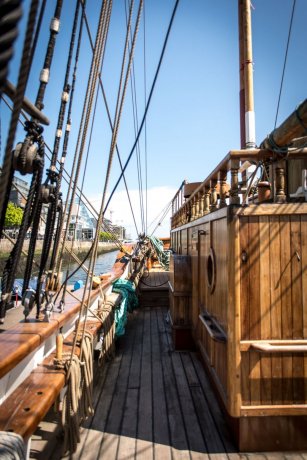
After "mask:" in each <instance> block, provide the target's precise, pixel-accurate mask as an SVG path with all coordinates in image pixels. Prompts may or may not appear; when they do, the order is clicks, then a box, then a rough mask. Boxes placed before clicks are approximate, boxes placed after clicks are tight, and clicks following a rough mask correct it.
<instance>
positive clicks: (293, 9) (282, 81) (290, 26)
mask: <svg viewBox="0 0 307 460" xmlns="http://www.w3.org/2000/svg"><path fill="white" fill-rule="evenodd" d="M295 6H296V0H293V5H292V13H291V19H290V25H289V32H288V39H287V45H286V52H285V58H284V65H283V70H282V77H281V82H280V88H279V95H278V102H277V108H276V115H275V123H274V129H275V128H276V125H277V118H278V113H279V105H280V99H281V93H282V89H283V83H284V76H285V70H286V65H287V58H288V50H289V44H290V39H291V32H292V23H293V17H294V11H295Z"/></svg>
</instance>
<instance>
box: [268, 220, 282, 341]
mask: <svg viewBox="0 0 307 460" xmlns="http://www.w3.org/2000/svg"><path fill="white" fill-rule="evenodd" d="M269 224H270V239H269V245H270V274H271V276H270V289H271V338H272V339H281V337H282V335H281V286H280V273H281V271H280V228H279V216H270V217H269Z"/></svg>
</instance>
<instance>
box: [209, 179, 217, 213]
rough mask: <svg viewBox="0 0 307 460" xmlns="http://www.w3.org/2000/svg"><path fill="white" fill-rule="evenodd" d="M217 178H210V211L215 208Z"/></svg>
mask: <svg viewBox="0 0 307 460" xmlns="http://www.w3.org/2000/svg"><path fill="white" fill-rule="evenodd" d="M216 184H217V179H211V180H210V190H211V200H210V212H213V211H215V210H216V209H217V191H216Z"/></svg>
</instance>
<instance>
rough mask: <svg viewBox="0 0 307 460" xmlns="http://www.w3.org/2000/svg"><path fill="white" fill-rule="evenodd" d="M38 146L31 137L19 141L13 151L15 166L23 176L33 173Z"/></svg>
mask: <svg viewBox="0 0 307 460" xmlns="http://www.w3.org/2000/svg"><path fill="white" fill-rule="evenodd" d="M37 150H38V147H37V145H36V144H34V143H33V142H32V141H31V140H30V139H29V138H27V139H26V140H25V141H24V142H19V143H18V144H17V145H16V148H15V150H14V151H13V167H14V169H15V170H16V171H18V172H20V174H22V175H23V176H24V175H25V174H33V172H34V170H35V160H36V158H37Z"/></svg>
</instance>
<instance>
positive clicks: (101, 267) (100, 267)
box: [62, 249, 118, 284]
mask: <svg viewBox="0 0 307 460" xmlns="http://www.w3.org/2000/svg"><path fill="white" fill-rule="evenodd" d="M117 253H118V249H116V250H115V251H111V252H106V253H105V254H100V255H99V256H98V257H97V261H96V265H95V270H94V274H95V275H100V273H107V272H109V271H110V270H111V268H112V267H113V265H114V262H115V260H116V254H117ZM80 259H82V257H80ZM84 265H85V266H86V267H87V266H88V262H86V263H85V264H84ZM77 267H78V264H77V263H71V264H70V265H69V267H68V265H64V264H63V267H62V271H63V279H65V278H66V271H67V269H68V268H69V274H71V273H72V272H73V271H74V270H75V269H76V268H77ZM85 279H86V273H85V271H84V270H83V269H82V268H80V269H79V270H78V271H77V272H76V273H75V274H74V275H73V276H72V277H71V278H70V279H69V281H68V284H74V283H75V281H79V280H81V281H85Z"/></svg>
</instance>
